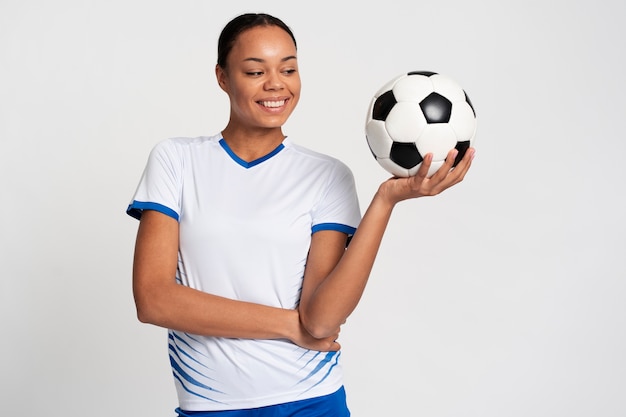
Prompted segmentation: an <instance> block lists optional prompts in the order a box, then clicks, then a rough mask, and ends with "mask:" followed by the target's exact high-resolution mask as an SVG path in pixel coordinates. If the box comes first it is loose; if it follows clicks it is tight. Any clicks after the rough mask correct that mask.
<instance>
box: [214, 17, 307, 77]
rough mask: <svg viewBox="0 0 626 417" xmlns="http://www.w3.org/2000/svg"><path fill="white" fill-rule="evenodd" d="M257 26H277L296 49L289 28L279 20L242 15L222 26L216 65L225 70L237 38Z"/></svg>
mask: <svg viewBox="0 0 626 417" xmlns="http://www.w3.org/2000/svg"><path fill="white" fill-rule="evenodd" d="M257 26H277V27H279V28H281V29H283V30H284V31H285V32H287V33H288V34H289V36H291V39H292V40H293V44H294V45H295V46H296V48H297V47H298V46H297V44H296V38H295V36H294V35H293V32H292V31H291V29H290V28H289V26H287V25H286V24H285V22H283V21H282V20H280V19H279V18H277V17H274V16H271V15H269V14H265V13H244V14H242V15H239V16H237V17H235V18H234V19H233V20H231V21H230V22H228V23H227V24H226V26H224V29H222V33H221V34H220V37H219V40H218V42H217V65H219V66H220V67H222V68H226V59H227V58H228V54H230V51H231V50H232V49H233V45H234V44H235V41H236V40H237V37H238V36H239V35H241V34H242V33H243V32H245V31H246V30H248V29H252V28H255V27H257Z"/></svg>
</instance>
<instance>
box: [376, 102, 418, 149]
mask: <svg viewBox="0 0 626 417" xmlns="http://www.w3.org/2000/svg"><path fill="white" fill-rule="evenodd" d="M425 127H426V119H425V118H424V115H423V114H422V111H421V110H420V106H419V104H417V103H416V102H409V101H402V102H399V103H396V105H395V106H393V108H392V109H391V111H390V112H389V114H388V116H387V119H386V120H385V128H386V129H387V133H388V134H389V137H391V138H393V140H394V141H396V142H415V139H417V138H418V137H419V136H420V134H421V133H422V130H424V128H425Z"/></svg>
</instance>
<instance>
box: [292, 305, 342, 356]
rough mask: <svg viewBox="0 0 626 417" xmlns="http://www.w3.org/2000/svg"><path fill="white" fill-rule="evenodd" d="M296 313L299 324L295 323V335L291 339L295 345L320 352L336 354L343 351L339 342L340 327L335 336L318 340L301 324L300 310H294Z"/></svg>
mask: <svg viewBox="0 0 626 417" xmlns="http://www.w3.org/2000/svg"><path fill="white" fill-rule="evenodd" d="M294 312H295V313H296V314H294V316H295V317H296V318H297V323H295V326H294V328H295V330H294V332H293V335H292V336H291V337H290V338H289V339H290V340H291V341H292V342H293V343H295V344H296V345H298V346H300V347H302V348H305V349H310V350H318V351H320V352H336V351H338V350H339V349H341V345H340V344H339V342H337V339H338V338H339V332H340V331H341V328H339V327H338V328H337V330H336V331H335V332H334V333H333V334H331V335H329V336H327V337H324V338H321V339H316V338H315V337H313V336H311V334H310V333H309V332H307V331H306V329H305V328H304V326H303V325H302V323H301V322H300V314H299V313H298V310H294Z"/></svg>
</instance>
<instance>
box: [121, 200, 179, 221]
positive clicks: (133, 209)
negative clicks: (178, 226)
mask: <svg viewBox="0 0 626 417" xmlns="http://www.w3.org/2000/svg"><path fill="white" fill-rule="evenodd" d="M144 210H154V211H158V212H159V213H163V214H165V215H166V216H170V217H171V218H173V219H174V220H176V221H178V220H179V218H178V213H176V212H175V211H174V210H172V209H171V208H169V207H166V206H164V205H163V204H159V203H150V202H146V201H137V200H135V201H133V202H132V203H131V204H130V205H129V206H128V208H127V209H126V213H127V214H128V215H129V216H132V217H134V218H135V219H137V220H139V219H141V213H143V211H144Z"/></svg>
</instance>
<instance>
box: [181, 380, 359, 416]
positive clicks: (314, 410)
mask: <svg viewBox="0 0 626 417" xmlns="http://www.w3.org/2000/svg"><path fill="white" fill-rule="evenodd" d="M176 412H177V413H178V417H350V411H349V410H348V405H347V404H346V392H345V390H344V389H343V387H341V388H339V390H337V391H336V392H335V393H334V394H330V395H324V396H322V397H317V398H310V399H307V400H300V401H294V402H290V403H284V404H277V405H269V406H267V407H259V408H250V409H246V410H224V411H183V410H181V409H180V408H177V409H176Z"/></svg>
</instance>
